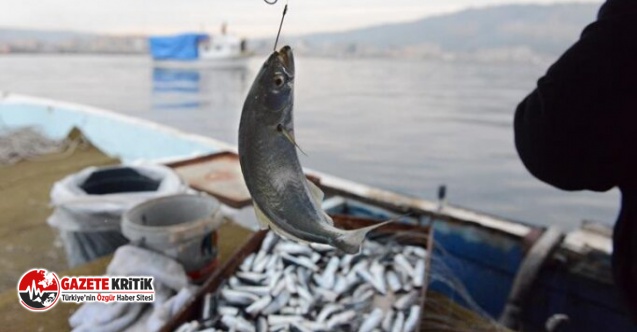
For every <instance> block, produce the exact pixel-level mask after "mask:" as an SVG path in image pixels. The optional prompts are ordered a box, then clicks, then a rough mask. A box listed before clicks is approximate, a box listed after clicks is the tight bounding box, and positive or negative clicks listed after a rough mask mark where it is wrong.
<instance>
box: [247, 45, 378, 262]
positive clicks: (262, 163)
mask: <svg viewBox="0 0 637 332" xmlns="http://www.w3.org/2000/svg"><path fill="white" fill-rule="evenodd" d="M294 78H295V77H294V57H293V54H292V49H291V48H290V47H289V46H285V47H283V48H281V50H279V51H278V52H276V51H275V52H273V53H272V54H271V55H270V56H269V57H268V59H267V60H266V61H265V63H264V65H263V67H262V68H261V70H260V71H259V73H258V74H257V77H256V79H255V81H254V83H253V84H252V88H251V89H250V92H249V93H248V96H247V98H246V101H245V104H244V106H243V111H242V113H241V122H240V125H239V160H240V163H241V170H242V172H243V177H244V179H245V183H246V185H247V187H248V190H249V191H250V194H251V196H252V200H253V203H254V209H255V211H256V215H257V219H258V220H259V223H260V225H261V228H263V229H266V228H270V229H272V230H273V231H275V232H276V233H277V234H279V235H282V236H285V237H288V238H290V239H294V240H297V241H301V242H309V243H321V244H328V245H331V246H333V247H336V248H338V249H340V250H342V251H344V252H346V253H349V254H355V253H358V252H359V251H360V246H361V244H362V242H363V240H364V239H365V235H366V234H367V233H368V232H369V231H371V230H373V229H375V228H377V227H380V226H383V225H385V224H386V223H388V222H389V221H387V222H384V223H379V224H377V225H373V226H369V227H364V228H360V229H356V230H343V229H339V228H336V227H334V222H333V221H332V218H330V217H329V216H328V215H327V214H326V213H325V211H323V209H322V208H321V202H322V201H323V192H321V190H320V189H319V188H318V187H317V186H316V185H314V184H313V183H311V182H309V181H308V180H307V179H306V178H305V175H304V174H303V169H302V167H301V163H300V162H299V158H298V155H297V147H298V145H297V144H296V142H295V139H294V125H293V105H294Z"/></svg>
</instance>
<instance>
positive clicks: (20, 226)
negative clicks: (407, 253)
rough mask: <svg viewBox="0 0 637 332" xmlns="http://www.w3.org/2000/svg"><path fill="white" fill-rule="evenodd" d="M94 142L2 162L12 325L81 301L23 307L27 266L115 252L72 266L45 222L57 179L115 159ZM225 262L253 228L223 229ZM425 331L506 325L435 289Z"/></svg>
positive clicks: (90, 267) (40, 324) (23, 325)
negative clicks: (41, 308) (20, 283)
mask: <svg viewBox="0 0 637 332" xmlns="http://www.w3.org/2000/svg"><path fill="white" fill-rule="evenodd" d="M117 162H118V160H117V159H114V158H111V157H108V156H106V155H105V154H103V153H102V152H100V151H99V150H97V149H96V148H94V147H92V146H85V147H83V148H79V149H76V150H75V151H74V152H73V153H72V154H71V155H70V156H66V155H65V156H64V157H61V158H56V157H55V156H50V157H49V156H47V158H46V159H43V160H39V161H35V160H33V161H23V162H20V163H18V164H15V165H12V166H8V167H2V168H0V196H2V197H3V199H2V200H0V209H2V211H3V212H4V213H3V216H2V218H0V239H1V241H2V244H3V245H2V246H0V252H1V255H0V262H1V264H2V266H3V267H4V268H3V269H2V271H1V272H0V292H1V295H0V317H2V319H1V321H3V322H4V324H2V326H5V327H6V328H7V330H9V331H44V330H46V331H67V330H68V329H69V326H68V317H69V315H70V314H71V313H72V312H73V311H75V310H76V308H77V305H76V304H69V303H58V304H57V305H56V307H55V308H53V309H52V310H50V311H48V312H45V313H38V314H35V313H32V312H29V311H27V310H25V309H23V308H22V307H21V306H20V304H19V302H18V298H17V294H16V288H15V287H16V282H17V280H18V279H19V278H20V276H21V275H22V274H23V273H24V272H25V271H27V270H28V269H31V268H34V267H42V268H46V269H48V270H50V271H55V272H58V274H59V275H61V276H63V275H100V274H103V273H104V271H105V269H106V266H107V265H108V263H109V261H110V256H107V257H104V258H101V259H98V260H96V261H93V262H91V263H89V264H86V265H82V266H79V267H76V268H74V269H70V270H69V269H68V266H67V264H66V259H65V253H64V250H63V249H62V247H61V246H60V245H57V244H56V235H55V232H54V231H53V230H52V229H51V228H50V227H49V225H48V224H47V223H46V219H47V217H48V216H49V214H50V213H51V212H52V210H51V208H50V207H49V192H50V189H51V186H52V185H53V183H55V181H57V180H59V179H61V178H62V177H64V176H66V175H68V174H71V173H75V172H77V171H79V170H81V169H83V168H85V167H88V166H100V165H109V164H115V163H117ZM220 234H221V236H220V237H219V247H220V248H219V249H220V260H221V263H222V264H223V262H225V261H226V260H227V259H228V258H229V257H230V256H231V255H232V253H234V251H235V250H236V249H237V243H243V242H244V240H245V239H246V238H247V237H248V236H249V235H250V231H249V230H246V229H244V228H241V227H239V226H237V225H236V224H234V223H227V224H225V225H224V226H223V227H222V229H221V230H220ZM427 296H428V300H427V303H426V308H425V314H424V317H423V320H424V322H423V325H422V327H423V328H422V331H432V332H433V331H450V330H452V331H465V330H467V331H468V330H471V331H506V329H504V328H502V327H498V326H495V325H494V324H493V323H492V322H490V321H488V320H485V319H484V318H482V317H480V316H478V315H477V314H475V313H473V312H471V311H469V310H466V309H464V308H462V307H461V306H459V305H457V304H455V303H454V302H453V301H451V300H450V299H448V298H446V297H445V296H442V295H440V294H437V293H435V292H429V293H428V295H427Z"/></svg>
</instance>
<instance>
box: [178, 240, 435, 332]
mask: <svg viewBox="0 0 637 332" xmlns="http://www.w3.org/2000/svg"><path fill="white" fill-rule="evenodd" d="M426 256H427V251H426V250H425V249H424V248H422V247H418V246H410V245H401V244H398V243H396V242H391V243H386V244H382V243H380V242H377V241H372V240H367V241H365V243H364V245H363V248H362V251H361V253H360V254H358V255H345V254H343V253H342V252H340V251H338V250H335V249H334V248H333V247H331V246H327V245H317V244H310V245H306V244H300V243H298V242H293V241H289V240H285V239H283V238H281V237H279V236H277V235H276V234H275V233H273V232H271V231H270V232H268V234H267V235H266V237H265V238H264V240H263V242H262V245H261V248H260V250H259V251H258V252H257V253H252V254H251V255H250V256H248V257H247V258H246V259H245V260H244V261H243V262H242V263H241V265H240V267H239V268H238V270H237V271H236V272H235V274H234V275H233V276H231V277H230V278H229V279H228V280H227V281H226V282H225V283H224V284H222V285H221V286H220V287H219V289H218V291H217V292H216V293H215V294H206V296H205V297H204V299H203V301H204V303H203V305H202V307H203V310H202V311H203V312H202V317H201V319H200V320H197V321H192V322H188V323H184V324H183V325H182V326H180V327H179V328H178V329H177V331H179V332H186V331H206V332H211V331H238V332H261V331H303V332H304V331H365V332H372V331H391V332H400V331H409V332H411V331H414V330H415V329H416V326H417V325H418V321H419V320H420V311H421V307H420V295H421V291H422V286H423V284H424V282H425V280H424V279H425V258H426ZM361 313H364V314H361Z"/></svg>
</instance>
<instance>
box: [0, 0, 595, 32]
mask: <svg viewBox="0 0 637 332" xmlns="http://www.w3.org/2000/svg"><path fill="white" fill-rule="evenodd" d="M601 1H602V0H580V1H579V2H593V3H601ZM285 2H286V0H279V1H278V2H277V3H276V4H275V5H268V4H266V3H265V2H264V1H263V0H0V8H3V10H1V11H0V27H14V28H26V29H37V30H70V31H82V32H97V33H108V34H164V33H179V32H184V31H206V32H216V31H218V30H219V27H220V26H221V23H222V22H224V21H225V22H227V23H228V27H229V30H230V31H231V32H233V33H234V34H237V35H240V36H242V37H265V36H270V35H273V34H275V33H276V29H277V27H278V23H279V20H280V17H281V12H282V10H283V6H284V4H285ZM288 2H289V7H288V13H287V16H286V18H285V25H284V30H283V32H284V33H288V34H290V35H299V34H305V33H311V32H323V31H340V30H347V29H353V28H357V27H364V26H371V25H377V24H383V23H393V22H403V21H410V20H415V19H418V18H422V17H425V16H431V15H437V14H443V13H448V12H453V11H458V10H462V9H466V8H472V7H473V8H475V7H485V6H493V5H499V4H513V3H519V4H521V3H539V4H548V3H558V2H559V3H564V2H573V0H288Z"/></svg>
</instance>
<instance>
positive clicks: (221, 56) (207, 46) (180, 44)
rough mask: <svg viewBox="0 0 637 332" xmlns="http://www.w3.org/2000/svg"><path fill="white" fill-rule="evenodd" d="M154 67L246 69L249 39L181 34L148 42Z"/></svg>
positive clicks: (220, 35)
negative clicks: (247, 41)
mask: <svg viewBox="0 0 637 332" xmlns="http://www.w3.org/2000/svg"><path fill="white" fill-rule="evenodd" d="M148 44H149V50H150V54H151V56H152V58H153V64H154V66H155V67H158V68H182V69H183V68H191V69H192V68H213V69H241V68H245V66H246V64H247V61H248V59H249V58H250V56H251V53H250V52H248V50H247V48H246V44H247V43H246V40H245V39H242V38H238V37H236V36H233V35H230V34H228V33H227V29H226V25H225V24H224V25H223V26H222V28H221V34H218V35H212V34H206V33H181V34H177V35H169V36H152V37H149V39H148Z"/></svg>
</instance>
